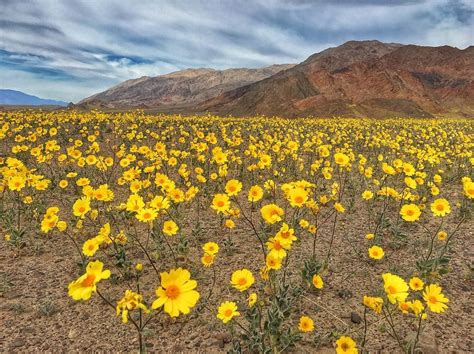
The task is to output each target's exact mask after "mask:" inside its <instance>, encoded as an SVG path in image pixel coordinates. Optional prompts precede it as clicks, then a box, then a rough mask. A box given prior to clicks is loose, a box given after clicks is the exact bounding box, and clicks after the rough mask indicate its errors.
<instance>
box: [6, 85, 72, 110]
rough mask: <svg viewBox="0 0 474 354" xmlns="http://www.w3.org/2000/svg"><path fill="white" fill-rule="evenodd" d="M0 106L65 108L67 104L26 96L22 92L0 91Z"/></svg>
mask: <svg viewBox="0 0 474 354" xmlns="http://www.w3.org/2000/svg"><path fill="white" fill-rule="evenodd" d="M0 105H5V106H67V105H68V103H67V102H63V101H55V100H49V99H45V98H39V97H36V96H32V95H28V94H26V93H24V92H21V91H17V90H9V89H0Z"/></svg>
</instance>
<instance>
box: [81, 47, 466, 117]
mask: <svg viewBox="0 0 474 354" xmlns="http://www.w3.org/2000/svg"><path fill="white" fill-rule="evenodd" d="M79 106H80V107H82V108H86V109H88V108H101V109H127V108H143V109H149V110H156V111H161V112H169V113H174V112H182V113H205V112H212V113H215V114H219V115H235V116H249V115H258V114H262V115H267V116H281V117H305V116H318V117H332V116H347V117H349V116H350V117H374V118H383V117H404V116H409V117H432V116H434V115H446V116H459V117H470V118H474V47H473V46H471V47H468V48H466V49H464V50H461V49H458V48H453V47H449V46H442V47H424V46H416V45H402V44H397V43H382V42H379V41H349V42H346V43H344V44H342V45H340V46H338V47H335V48H328V49H326V50H324V51H322V52H319V53H315V54H313V55H311V56H310V57H309V58H308V59H306V60H305V61H303V62H302V63H300V64H298V65H273V66H270V67H267V68H261V69H229V70H222V71H218V70H213V69H189V70H183V71H178V72H175V73H171V74H167V75H161V76H157V77H142V78H139V79H134V80H128V81H125V82H123V83H121V84H119V85H117V86H115V87H112V88H111V89H109V90H107V91H104V92H102V93H99V94H97V95H94V96H92V97H89V98H86V99H84V100H82V101H81V102H79Z"/></svg>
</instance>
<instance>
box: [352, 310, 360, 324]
mask: <svg viewBox="0 0 474 354" xmlns="http://www.w3.org/2000/svg"><path fill="white" fill-rule="evenodd" d="M351 321H352V323H357V324H359V323H361V322H362V318H361V317H360V316H359V315H358V314H357V313H356V312H351Z"/></svg>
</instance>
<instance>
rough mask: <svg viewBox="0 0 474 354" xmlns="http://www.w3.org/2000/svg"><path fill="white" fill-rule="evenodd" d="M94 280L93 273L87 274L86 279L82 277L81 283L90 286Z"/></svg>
mask: <svg viewBox="0 0 474 354" xmlns="http://www.w3.org/2000/svg"><path fill="white" fill-rule="evenodd" d="M94 280H95V275H94V274H88V275H87V277H86V279H84V280H83V281H82V283H81V285H82V286H84V287H90V286H92V285H94Z"/></svg>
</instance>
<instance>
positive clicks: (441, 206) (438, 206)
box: [436, 204, 444, 211]
mask: <svg viewBox="0 0 474 354" xmlns="http://www.w3.org/2000/svg"><path fill="white" fill-rule="evenodd" d="M436 210H438V211H443V210H444V205H443V204H438V205H437V206H436Z"/></svg>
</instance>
